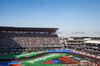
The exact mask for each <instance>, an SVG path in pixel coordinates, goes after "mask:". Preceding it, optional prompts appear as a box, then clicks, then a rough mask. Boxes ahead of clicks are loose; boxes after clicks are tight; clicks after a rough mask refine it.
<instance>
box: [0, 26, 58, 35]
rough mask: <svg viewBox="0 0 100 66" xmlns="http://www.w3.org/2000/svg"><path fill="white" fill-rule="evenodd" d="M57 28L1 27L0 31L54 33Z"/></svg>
mask: <svg viewBox="0 0 100 66" xmlns="http://www.w3.org/2000/svg"><path fill="white" fill-rule="evenodd" d="M58 29H59V28H34V27H5V26H1V27H0V31H34V32H49V33H54V32H56V31H57V30H58Z"/></svg>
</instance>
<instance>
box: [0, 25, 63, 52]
mask: <svg viewBox="0 0 100 66" xmlns="http://www.w3.org/2000/svg"><path fill="white" fill-rule="evenodd" d="M57 30H58V28H27V27H4V26H2V27H0V49H1V50H0V52H1V53H3V52H12V51H14V52H18V51H19V52H21V51H39V50H45V49H53V48H61V47H62V45H61V44H60V41H59V38H58V36H57V34H55V32H56V31H57Z"/></svg>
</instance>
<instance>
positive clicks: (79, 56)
mask: <svg viewBox="0 0 100 66" xmlns="http://www.w3.org/2000/svg"><path fill="white" fill-rule="evenodd" d="M50 53H65V54H69V55H73V56H75V57H78V58H81V59H84V60H88V61H91V62H93V61H94V62H97V61H98V62H100V59H97V58H93V57H89V56H85V55H82V54H78V53H72V52H46V53H41V54H38V55H34V56H31V57H22V58H17V59H0V62H11V61H23V60H30V59H35V58H39V57H42V56H44V55H47V54H50Z"/></svg>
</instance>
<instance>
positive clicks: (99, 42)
mask: <svg viewBox="0 0 100 66" xmlns="http://www.w3.org/2000/svg"><path fill="white" fill-rule="evenodd" d="M85 43H95V44H100V41H85Z"/></svg>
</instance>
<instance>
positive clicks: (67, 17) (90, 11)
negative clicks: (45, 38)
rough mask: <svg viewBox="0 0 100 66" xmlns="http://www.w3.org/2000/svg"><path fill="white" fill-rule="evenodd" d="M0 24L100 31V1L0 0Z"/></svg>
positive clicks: (65, 30) (68, 31) (77, 30)
mask: <svg viewBox="0 0 100 66" xmlns="http://www.w3.org/2000/svg"><path fill="white" fill-rule="evenodd" d="M0 26H13V27H45V28H59V30H58V33H59V32H60V34H61V35H62V36H65V34H66V33H68V34H69V33H70V32H72V33H71V35H73V33H74V32H78V33H79V32H100V29H99V28H100V0H0ZM73 31H74V32H73ZM61 32H63V33H61ZM64 33H65V34H64ZM68 34H66V35H68ZM75 34H76V33H75ZM98 34H99V33H98ZM94 35H96V34H94ZM84 36H85V35H84ZM99 36H100V35H99Z"/></svg>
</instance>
